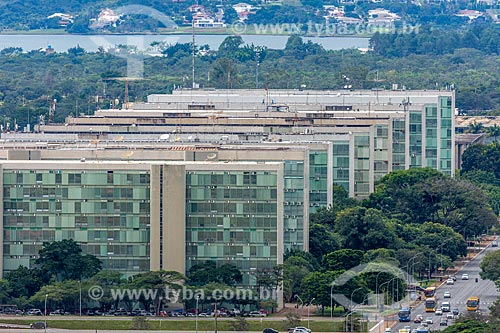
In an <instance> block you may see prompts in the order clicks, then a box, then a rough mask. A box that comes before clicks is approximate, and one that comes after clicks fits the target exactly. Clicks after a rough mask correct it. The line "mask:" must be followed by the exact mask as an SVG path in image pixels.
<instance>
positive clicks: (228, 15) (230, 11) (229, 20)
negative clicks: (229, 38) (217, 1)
mask: <svg viewBox="0 0 500 333" xmlns="http://www.w3.org/2000/svg"><path fill="white" fill-rule="evenodd" d="M239 19H240V18H239V16H238V13H237V12H236V10H234V8H233V7H230V6H229V7H226V8H224V17H223V18H222V20H223V21H224V22H225V23H226V24H233V23H234V22H238V21H239Z"/></svg>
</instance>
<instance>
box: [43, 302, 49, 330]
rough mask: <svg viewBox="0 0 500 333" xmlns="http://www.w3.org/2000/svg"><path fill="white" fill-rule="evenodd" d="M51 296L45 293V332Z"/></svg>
mask: <svg viewBox="0 0 500 333" xmlns="http://www.w3.org/2000/svg"><path fill="white" fill-rule="evenodd" d="M48 297H49V295H48V294H45V311H44V315H45V324H44V325H43V326H44V329H45V332H47V298H48Z"/></svg>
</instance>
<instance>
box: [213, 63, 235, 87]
mask: <svg viewBox="0 0 500 333" xmlns="http://www.w3.org/2000/svg"><path fill="white" fill-rule="evenodd" d="M210 78H211V81H210V82H211V84H212V85H213V86H214V87H215V88H226V89H231V88H234V87H237V86H238V70H237V66H236V63H235V62H233V61H232V60H231V59H230V58H218V59H217V60H215V62H214V64H213V66H212V69H211V72H210Z"/></svg>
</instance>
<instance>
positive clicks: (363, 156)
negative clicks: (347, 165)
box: [354, 133, 370, 195]
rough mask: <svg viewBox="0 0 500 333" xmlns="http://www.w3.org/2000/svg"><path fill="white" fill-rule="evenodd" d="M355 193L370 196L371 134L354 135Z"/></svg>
mask: <svg viewBox="0 0 500 333" xmlns="http://www.w3.org/2000/svg"><path fill="white" fill-rule="evenodd" d="M354 193H355V195H368V194H370V134H369V133H356V134H354Z"/></svg>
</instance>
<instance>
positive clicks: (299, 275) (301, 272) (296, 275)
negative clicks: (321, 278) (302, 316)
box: [283, 256, 313, 302]
mask: <svg viewBox="0 0 500 333" xmlns="http://www.w3.org/2000/svg"><path fill="white" fill-rule="evenodd" d="M312 270H313V267H311V265H310V263H309V262H308V261H307V260H306V259H304V258H302V257H298V256H292V257H289V258H287V259H286V260H285V261H284V263H283V294H284V295H283V296H284V298H285V301H288V302H291V301H293V296H294V295H296V294H298V293H299V292H300V285H301V283H302V280H303V279H304V277H306V276H307V275H308V274H309V273H310V272H311V271H312Z"/></svg>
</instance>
